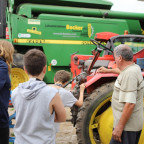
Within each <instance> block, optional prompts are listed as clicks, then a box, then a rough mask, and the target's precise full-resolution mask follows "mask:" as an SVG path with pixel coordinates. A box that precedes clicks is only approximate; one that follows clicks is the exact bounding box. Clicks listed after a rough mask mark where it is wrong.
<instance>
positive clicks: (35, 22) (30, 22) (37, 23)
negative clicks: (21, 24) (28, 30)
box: [28, 19, 40, 25]
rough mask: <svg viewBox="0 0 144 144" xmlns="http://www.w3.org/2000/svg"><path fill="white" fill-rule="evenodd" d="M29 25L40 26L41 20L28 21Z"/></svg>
mask: <svg viewBox="0 0 144 144" xmlns="http://www.w3.org/2000/svg"><path fill="white" fill-rule="evenodd" d="M28 24H35V25H40V20H36V19H28Z"/></svg>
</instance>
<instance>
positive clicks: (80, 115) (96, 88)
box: [71, 32, 144, 144]
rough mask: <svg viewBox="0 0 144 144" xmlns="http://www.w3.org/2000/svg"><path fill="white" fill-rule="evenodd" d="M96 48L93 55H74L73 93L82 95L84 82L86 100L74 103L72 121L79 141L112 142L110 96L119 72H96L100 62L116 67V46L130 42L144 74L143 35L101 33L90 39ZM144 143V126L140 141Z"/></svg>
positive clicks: (83, 142)
mask: <svg viewBox="0 0 144 144" xmlns="http://www.w3.org/2000/svg"><path fill="white" fill-rule="evenodd" d="M91 42H92V43H93V44H95V45H96V48H95V49H94V50H93V51H92V54H93V55H76V54H73V55H72V56H71V72H72V74H73V77H74V79H73V80H74V81H73V82H72V88H73V94H74V96H75V97H76V98H78V97H79V86H80V84H81V83H84V82H85V85H86V90H85V94H84V104H83V106H82V107H81V108H78V107H76V106H73V107H72V109H71V111H72V122H73V124H74V125H75V126H76V134H77V140H78V144H101V143H102V144H109V142H110V139H111V135H112V129H113V114H112V109H111V96H112V92H113V86H114V82H115V80H116V78H117V76H118V75H117V74H114V73H97V69H98V68H99V67H101V66H104V67H106V68H110V69H112V68H116V64H115V60H114V57H113V49H114V48H115V47H116V46H117V45H119V44H127V45H129V46H130V47H131V48H132V50H133V52H134V59H133V60H134V62H135V63H137V64H139V65H140V67H141V69H142V74H143V76H144V72H143V70H144V36H141V35H118V34H114V33H109V32H105V33H98V34H96V36H95V40H91ZM143 143H144V128H143V132H142V134H141V138H140V142H139V144H143Z"/></svg>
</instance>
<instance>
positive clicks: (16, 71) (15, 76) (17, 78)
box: [11, 68, 29, 90]
mask: <svg viewBox="0 0 144 144" xmlns="http://www.w3.org/2000/svg"><path fill="white" fill-rule="evenodd" d="M28 80H29V77H28V75H27V74H26V73H25V71H24V70H23V69H21V68H12V69H11V90H13V89H15V88H16V87H17V86H18V85H19V83H23V82H25V81H28Z"/></svg>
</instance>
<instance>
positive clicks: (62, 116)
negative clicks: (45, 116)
mask: <svg viewBox="0 0 144 144" xmlns="http://www.w3.org/2000/svg"><path fill="white" fill-rule="evenodd" d="M53 110H54V111H55V122H65V121H66V112H65V108H64V105H63V103H62V101H61V99H60V96H59V94H58V93H57V94H56V95H55V96H54V98H53V99H52V101H51V103H50V111H51V113H52V111H53Z"/></svg>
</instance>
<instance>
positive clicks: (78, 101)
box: [75, 84, 85, 107]
mask: <svg viewBox="0 0 144 144" xmlns="http://www.w3.org/2000/svg"><path fill="white" fill-rule="evenodd" d="M84 89H85V85H84V84H81V85H80V97H79V99H78V100H77V101H76V102H75V105H76V106H78V107H81V106H82V105H83V96H84Z"/></svg>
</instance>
